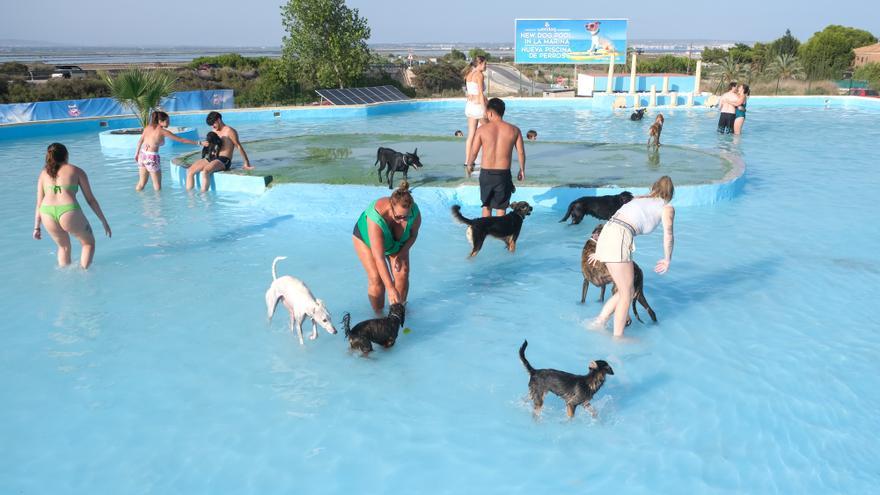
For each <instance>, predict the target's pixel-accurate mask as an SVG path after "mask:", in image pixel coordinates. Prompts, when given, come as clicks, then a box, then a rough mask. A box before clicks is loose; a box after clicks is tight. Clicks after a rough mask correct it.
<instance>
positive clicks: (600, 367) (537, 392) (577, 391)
mask: <svg viewBox="0 0 880 495" xmlns="http://www.w3.org/2000/svg"><path fill="white" fill-rule="evenodd" d="M528 345H529V341H528V340H525V341H523V345H522V347H520V348H519V359H520V361H522V363H523V366H525V367H526V371H528V372H529V398H530V399H531V400H532V404H533V405H534V413H535V416H539V415H540V414H541V408H542V407H544V396H545V395H547V392H552V393H554V394H556V395H558V396H559V397H561V398H562V400H563V401H565V413H566V414H567V415H568V417H569V418H572V417H574V413H575V409H576V408H577V406H579V405H582V406H584V408H585V409H586V410H588V411H590V414H592V415H593V417H596V411H595V410H594V409H593V407H592V406H591V405H590V400H592V399H593V396H594V395H596V392H598V391H599V389H600V388H602V385H603V384H604V383H605V376H606V375H613V374H614V370H613V369H611V366H610V365H609V364H608V363H607V362H606V361H603V360H601V359H598V360H596V361H590V365H589V372H588V373H587V374H586V375H574V374H571V373H567V372H565V371H559V370H554V369H550V368H546V369H535V368H533V367H532V365H531V364H530V363H529V360H528V359H526V346H528Z"/></svg>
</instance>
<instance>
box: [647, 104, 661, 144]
mask: <svg viewBox="0 0 880 495" xmlns="http://www.w3.org/2000/svg"><path fill="white" fill-rule="evenodd" d="M664 122H665V119H664V118H663V114H662V113H658V114H657V117H656V118H655V119H654V123H653V124H651V128H650V129H648V147H649V148H650V147H651V142H652V141H653V144H654V149H655V150H656V149H657V148H659V147H660V133H661V132H663V123H664Z"/></svg>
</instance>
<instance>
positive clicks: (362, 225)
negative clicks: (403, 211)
mask: <svg viewBox="0 0 880 495" xmlns="http://www.w3.org/2000/svg"><path fill="white" fill-rule="evenodd" d="M418 217H419V207H418V206H416V204H415V203H413V205H412V209H410V211H409V218H407V220H406V228H404V229H403V235H401V236H400V239H395V238H394V234H392V232H391V227H389V226H388V224H387V223H385V219H384V218H382V215H380V214H379V212H378V211H376V201H373V202H372V203H370V206H369V207H367V209H366V210H364V212H363V213H361V216H360V218H358V221H357V224H356V225H355V228H354V235H355V237H357V238H358V239H360V240H362V241H364V244H366V245H367V247H370V234H369V230H368V229H367V219H368V218H369V219H370V220H372V221H373V222H374V223H375V224H376V225H378V226H379V228H380V229H382V240H383V241H384V245H385V256H389V255H392V254H397V252H398V251H400V248H402V247H403V245H404V244H406V241H408V240H409V235H410V230H412V224H413V223H415V221H416V219H417V218H418Z"/></svg>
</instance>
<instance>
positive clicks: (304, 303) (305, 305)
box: [266, 256, 336, 345]
mask: <svg viewBox="0 0 880 495" xmlns="http://www.w3.org/2000/svg"><path fill="white" fill-rule="evenodd" d="M283 259H287V256H278V257H276V258H275V260H274V261H272V284H271V285H270V286H269V289H268V290H266V310H267V313H268V316H269V322H270V323H271V322H272V317H273V316H274V315H275V308H277V307H278V303H279V302H280V303H283V304H284V307H285V308H287V311H288V312H289V313H290V331H291V332H292V331H294V330H296V332H297V337H299V344H300V345H303V344H304V341H303V331H302V327H303V322H304V321H305V319H306V318H311V319H312V335H310V336H309V339H310V340H315V339H317V338H318V325H321V327H322V328H323V329H324V330H327V333H329V334H331V335H332V334H335V333H336V327H334V326H333V321H332V320H331V317H330V312H329V311H328V310H327V306H326V305H325V304H324V301H322V300H320V299H315V296H314V295H312V291H311V290H309V288H308V287H307V286H306V284H305V283H303V281H302V280H299V279H297V278H293V277H291V276H290V275H284V276H281V277H279V276H278V273H277V272H276V271H275V267H276V265H277V264H278V262H279V261H281V260H283Z"/></svg>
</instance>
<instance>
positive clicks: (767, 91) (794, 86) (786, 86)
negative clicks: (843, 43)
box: [700, 79, 840, 96]
mask: <svg viewBox="0 0 880 495" xmlns="http://www.w3.org/2000/svg"><path fill="white" fill-rule="evenodd" d="M700 89H701V90H702V91H709V92H710V93H715V92H717V90H718V81H717V80H708V81H707V80H703V81H700ZM749 89H750V90H751V92H752V95H769V96H773V95H775V94H777V93H776V80H775V79H772V80H769V79H767V80H764V79H762V80H756V81H752V82H751V84H749ZM778 94H779V95H839V94H840V91H838V88H837V84H835V83H834V82H833V81H812V83H810V82H807V81H795V80H793V79H788V80H785V81H779V93H778Z"/></svg>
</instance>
